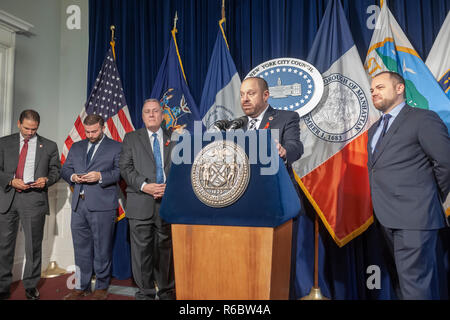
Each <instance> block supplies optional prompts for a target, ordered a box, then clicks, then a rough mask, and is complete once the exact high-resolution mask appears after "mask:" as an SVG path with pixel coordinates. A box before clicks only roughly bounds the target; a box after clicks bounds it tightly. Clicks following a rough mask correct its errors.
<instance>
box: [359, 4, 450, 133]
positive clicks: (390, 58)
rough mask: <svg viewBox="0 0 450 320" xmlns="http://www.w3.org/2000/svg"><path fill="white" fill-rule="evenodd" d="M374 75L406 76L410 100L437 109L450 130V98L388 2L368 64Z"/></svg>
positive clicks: (372, 42)
mask: <svg viewBox="0 0 450 320" xmlns="http://www.w3.org/2000/svg"><path fill="white" fill-rule="evenodd" d="M364 67H365V69H366V70H367V72H368V74H369V76H370V77H374V76H375V75H377V74H378V73H380V72H382V71H393V72H397V73H399V74H401V75H402V76H403V78H404V79H405V86H406V88H405V90H406V103H407V104H409V105H410V106H412V107H417V108H422V109H429V110H432V111H435V112H436V113H437V114H438V115H439V116H440V117H441V119H442V120H443V121H444V123H445V125H446V126H447V129H448V130H450V99H448V97H447V96H446V95H445V92H444V91H443V90H442V88H441V86H440V85H439V83H438V82H437V81H436V79H435V78H434V76H433V74H432V73H431V72H430V70H429V69H428V67H427V66H426V65H425V63H424V62H423V61H422V59H421V58H420V56H419V54H418V53H417V52H416V50H415V49H414V48H413V46H412V45H411V42H409V40H408V38H407V37H406V35H405V33H404V32H403V30H402V29H401V27H400V26H399V24H398V23H397V21H396V20H395V18H394V16H393V15H392V13H391V11H390V10H389V8H388V6H387V4H384V5H382V7H381V11H380V15H379V16H378V19H377V23H376V26H375V30H374V32H373V35H372V40H371V42H370V46H369V50H368V52H367V56H366V62H365V65H364Z"/></svg>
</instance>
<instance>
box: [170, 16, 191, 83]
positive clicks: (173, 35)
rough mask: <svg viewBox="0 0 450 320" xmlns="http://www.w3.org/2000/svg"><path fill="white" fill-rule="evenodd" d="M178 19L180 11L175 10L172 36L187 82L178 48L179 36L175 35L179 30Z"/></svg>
mask: <svg viewBox="0 0 450 320" xmlns="http://www.w3.org/2000/svg"><path fill="white" fill-rule="evenodd" d="M177 21H178V11H175V18H174V19H173V29H172V38H173V42H174V44H175V50H176V51H177V56H178V61H179V62H180V68H181V72H182V73H183V78H184V81H186V83H187V80H186V75H185V74H184V68H183V63H182V62H181V57H180V51H179V50H178V44H177V38H176V37H175V34H176V33H177V32H178V30H177Z"/></svg>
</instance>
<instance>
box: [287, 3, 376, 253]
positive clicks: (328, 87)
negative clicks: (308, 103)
mask: <svg viewBox="0 0 450 320" xmlns="http://www.w3.org/2000/svg"><path fill="white" fill-rule="evenodd" d="M307 61H308V62H310V63H311V64H313V65H314V66H315V67H316V68H317V69H318V70H319V71H320V72H321V74H322V77H323V80H324V93H323V96H322V99H321V101H320V102H319V104H318V105H317V106H316V107H315V108H314V109H313V111H311V112H310V113H309V114H307V115H305V116H303V117H302V119H301V120H300V132H301V140H302V142H303V145H304V147H305V152H304V154H303V156H302V157H301V158H300V159H299V160H297V161H296V162H295V163H294V164H293V168H294V170H295V173H296V179H297V181H298V183H299V185H300V187H301V188H302V190H303V192H304V193H305V195H306V196H307V197H308V199H309V201H310V202H311V204H312V205H313V207H314V208H315V210H316V212H317V214H318V215H319V216H320V218H321V220H322V222H323V223H324V225H325V227H326V228H327V230H328V232H329V233H330V235H331V236H332V238H333V239H334V240H335V242H336V243H337V244H338V245H339V246H343V245H345V244H346V243H348V242H349V241H350V240H352V239H353V238H355V237H356V236H358V235H359V234H361V233H362V232H363V231H365V230H366V229H367V228H368V227H369V225H370V224H371V223H372V221H373V217H372V205H371V198H370V188H369V176H368V171H367V150H366V145H367V130H368V128H369V127H370V126H371V125H372V123H374V122H375V121H376V120H377V119H378V118H379V113H378V111H377V110H376V109H375V108H374V107H373V106H372V102H371V95H370V87H369V83H368V80H367V75H366V73H365V71H364V67H363V64H362V62H361V59H360V56H359V54H358V51H357V49H356V46H355V44H354V41H353V38H352V35H351V33H350V28H349V26H348V23H347V20H346V18H345V14H344V12H343V9H342V7H341V4H340V1H336V0H332V1H330V2H329V5H328V6H327V9H326V11H325V14H324V17H323V22H322V23H321V25H320V27H319V30H318V32H317V36H316V38H315V40H314V42H313V45H312V48H311V51H310V53H309V55H308V58H307Z"/></svg>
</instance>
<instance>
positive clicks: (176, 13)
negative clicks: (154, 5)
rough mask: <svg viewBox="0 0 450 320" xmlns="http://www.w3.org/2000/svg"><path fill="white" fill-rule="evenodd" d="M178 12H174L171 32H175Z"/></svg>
mask: <svg viewBox="0 0 450 320" xmlns="http://www.w3.org/2000/svg"><path fill="white" fill-rule="evenodd" d="M177 22H178V11H175V18H173V30H174V31H175V33H176V32H177Z"/></svg>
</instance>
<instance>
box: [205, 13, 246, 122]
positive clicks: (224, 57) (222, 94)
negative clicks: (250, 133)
mask: <svg viewBox="0 0 450 320" xmlns="http://www.w3.org/2000/svg"><path fill="white" fill-rule="evenodd" d="M224 22H225V19H222V20H220V21H219V28H220V30H219V32H218V34H217V39H216V43H215V45H214V49H213V52H212V55H211V60H210V62H209V67H208V73H207V74H206V80H205V85H204V87H203V92H202V98H201V102H200V115H201V117H202V119H203V124H204V125H205V127H206V128H209V127H210V126H211V125H212V124H213V123H214V122H216V121H217V120H231V119H235V118H238V117H240V116H243V115H244V113H243V112H242V108H241V103H240V95H239V91H240V88H241V79H240V78H239V75H238V72H237V70H236V66H235V65H234V62H233V58H231V54H230V51H229V50H228V44H227V40H226V37H225V32H224V29H223V23H224Z"/></svg>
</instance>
